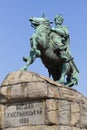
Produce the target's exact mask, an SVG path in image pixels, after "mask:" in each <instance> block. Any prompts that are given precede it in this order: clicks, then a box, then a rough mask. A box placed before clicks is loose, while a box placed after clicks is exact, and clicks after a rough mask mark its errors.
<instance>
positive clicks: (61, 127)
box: [59, 125, 72, 130]
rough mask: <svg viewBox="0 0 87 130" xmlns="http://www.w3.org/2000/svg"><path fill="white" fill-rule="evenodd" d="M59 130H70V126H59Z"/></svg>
mask: <svg viewBox="0 0 87 130" xmlns="http://www.w3.org/2000/svg"><path fill="white" fill-rule="evenodd" d="M59 130H72V128H71V127H70V126H64V125H63V126H62V125H61V126H59Z"/></svg>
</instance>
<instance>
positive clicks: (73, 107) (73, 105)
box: [71, 103, 80, 112]
mask: <svg viewBox="0 0 87 130" xmlns="http://www.w3.org/2000/svg"><path fill="white" fill-rule="evenodd" d="M71 112H80V106H79V104H78V103H71Z"/></svg>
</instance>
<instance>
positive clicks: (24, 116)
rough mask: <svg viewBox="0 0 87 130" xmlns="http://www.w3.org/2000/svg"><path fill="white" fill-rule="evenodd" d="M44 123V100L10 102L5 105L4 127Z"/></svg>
mask: <svg viewBox="0 0 87 130" xmlns="http://www.w3.org/2000/svg"><path fill="white" fill-rule="evenodd" d="M44 123H45V103H44V102H35V101H33V102H23V103H12V104H8V105H6V106H5V127H10V126H12V127H16V126H23V125H36V124H44Z"/></svg>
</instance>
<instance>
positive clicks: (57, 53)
mask: <svg viewBox="0 0 87 130" xmlns="http://www.w3.org/2000/svg"><path fill="white" fill-rule="evenodd" d="M29 21H30V22H31V26H32V27H33V28H34V29H35V33H34V34H33V35H32V37H31V38H30V44H31V50H30V54H29V56H28V57H23V60H24V61H25V62H26V64H25V65H24V66H23V67H22V69H21V70H27V69H28V66H29V65H30V64H32V63H33V62H34V60H35V59H36V58H41V60H42V63H43V64H44V65H45V67H46V68H47V69H48V72H49V76H51V75H52V77H53V80H54V81H58V82H59V83H62V84H64V85H67V86H69V87H72V86H73V85H75V84H78V73H79V71H78V69H77V67H76V65H75V63H74V60H73V57H72V56H71V52H70V47H69V44H70V39H69V32H68V29H67V27H65V26H62V23H63V17H62V15H56V16H55V18H54V22H55V28H52V27H51V23H52V22H50V21H49V20H48V19H47V18H45V17H38V18H37V17H31V18H30V19H29Z"/></svg>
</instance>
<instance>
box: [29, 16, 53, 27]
mask: <svg viewBox="0 0 87 130" xmlns="http://www.w3.org/2000/svg"><path fill="white" fill-rule="evenodd" d="M29 21H30V22H31V26H32V27H34V28H36V27H38V26H39V25H41V24H43V25H46V24H47V25H50V23H52V22H50V21H49V20H48V19H47V18H45V17H30V19H29Z"/></svg>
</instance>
